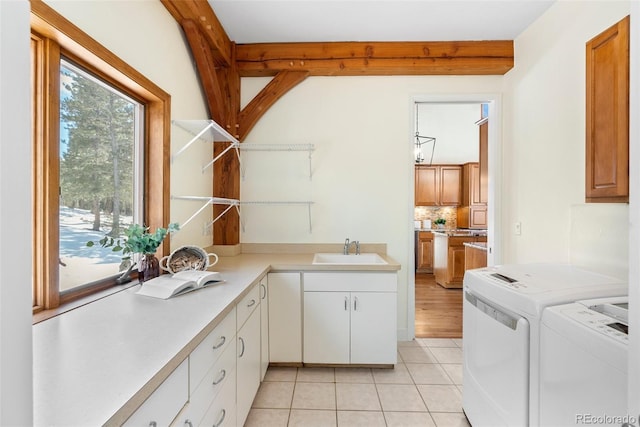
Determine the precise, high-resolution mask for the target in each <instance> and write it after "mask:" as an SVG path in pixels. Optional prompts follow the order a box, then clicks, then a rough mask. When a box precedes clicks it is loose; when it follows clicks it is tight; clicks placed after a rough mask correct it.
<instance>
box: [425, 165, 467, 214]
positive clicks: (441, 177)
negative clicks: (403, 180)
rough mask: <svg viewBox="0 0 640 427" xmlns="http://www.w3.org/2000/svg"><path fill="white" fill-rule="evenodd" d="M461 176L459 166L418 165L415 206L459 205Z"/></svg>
mask: <svg viewBox="0 0 640 427" xmlns="http://www.w3.org/2000/svg"><path fill="white" fill-rule="evenodd" d="M461 175H462V169H461V167H460V166H459V165H431V166H428V165H416V166H415V205H416V206H457V205H459V204H460V184H461V178H462V176H461Z"/></svg>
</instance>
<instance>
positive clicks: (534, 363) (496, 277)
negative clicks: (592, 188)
mask: <svg viewBox="0 0 640 427" xmlns="http://www.w3.org/2000/svg"><path fill="white" fill-rule="evenodd" d="M622 295H627V283H625V282H622V281H621V280H619V279H616V278H613V277H609V276H605V275H602V274H598V273H594V272H590V271H587V270H585V269H583V268H579V267H576V266H572V265H566V264H522V265H515V264H514V265H502V266H496V267H488V268H483V269H477V270H469V271H467V272H466V273H465V277H464V300H463V333H462V337H463V340H462V343H463V358H464V363H463V393H462V406H463V409H464V412H465V414H466V415H467V418H468V419H469V421H470V422H471V425H473V426H474V427H482V426H491V427H496V426H518V427H522V426H527V425H531V426H537V425H538V423H539V420H538V406H539V402H538V398H539V396H538V393H539V384H538V382H539V376H538V368H539V331H540V319H541V317H542V311H543V310H544V309H545V308H546V307H549V306H553V305H559V304H565V303H568V302H574V301H576V300H580V299H590V298H600V297H610V296H622Z"/></svg>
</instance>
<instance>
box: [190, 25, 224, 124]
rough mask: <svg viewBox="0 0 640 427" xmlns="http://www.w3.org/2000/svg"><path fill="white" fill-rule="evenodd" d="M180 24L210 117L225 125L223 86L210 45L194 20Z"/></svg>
mask: <svg viewBox="0 0 640 427" xmlns="http://www.w3.org/2000/svg"><path fill="white" fill-rule="evenodd" d="M180 24H181V25H182V29H183V30H184V34H185V35H186V37H187V41H188V42H189V46H190V47H191V53H192V54H193V59H194V60H195V61H196V66H197V67H198V73H199V74H200V82H201V84H202V89H203V90H204V93H205V95H206V97H207V105H208V107H209V115H210V117H211V118H213V120H215V121H216V122H218V123H225V122H224V121H223V119H225V118H226V115H227V114H226V112H225V108H224V107H225V106H224V101H223V96H222V88H221V86H222V85H221V82H220V81H219V79H218V73H217V72H216V66H215V61H214V59H213V55H212V50H211V48H210V47H209V43H208V42H207V40H206V39H205V38H204V37H203V35H202V33H201V32H200V29H199V28H198V26H197V25H196V23H195V22H193V21H192V20H190V19H184V20H182V21H181V22H180Z"/></svg>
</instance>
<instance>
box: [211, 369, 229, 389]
mask: <svg viewBox="0 0 640 427" xmlns="http://www.w3.org/2000/svg"><path fill="white" fill-rule="evenodd" d="M226 376H227V370H226V369H223V370H222V371H220V376H219V377H218V379H217V380H215V381H214V382H213V385H218V384H220V383H221V382H222V380H223V379H224V377H226Z"/></svg>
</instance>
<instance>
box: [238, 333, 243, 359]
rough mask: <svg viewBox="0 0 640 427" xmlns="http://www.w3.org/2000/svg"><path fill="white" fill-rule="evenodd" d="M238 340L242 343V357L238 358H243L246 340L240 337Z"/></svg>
mask: <svg viewBox="0 0 640 427" xmlns="http://www.w3.org/2000/svg"><path fill="white" fill-rule="evenodd" d="M238 339H239V340H240V342H241V343H242V351H241V352H240V356H238V357H242V356H243V355H244V340H243V339H242V337H238Z"/></svg>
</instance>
